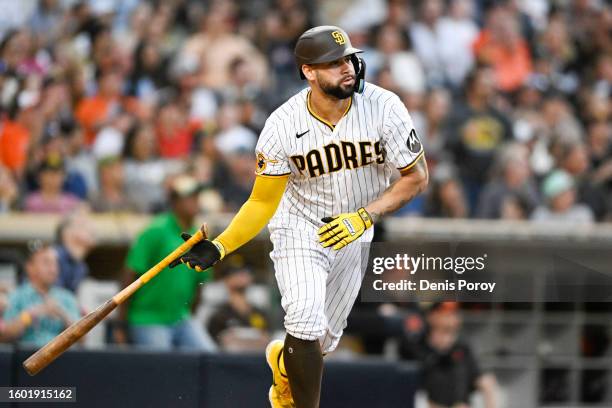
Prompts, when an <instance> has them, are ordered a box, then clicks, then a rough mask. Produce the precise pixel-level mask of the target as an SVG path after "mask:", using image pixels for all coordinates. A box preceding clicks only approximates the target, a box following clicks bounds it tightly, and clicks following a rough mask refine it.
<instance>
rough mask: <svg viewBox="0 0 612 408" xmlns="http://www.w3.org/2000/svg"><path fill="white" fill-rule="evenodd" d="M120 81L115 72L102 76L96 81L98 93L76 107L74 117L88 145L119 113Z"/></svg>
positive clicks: (118, 74) (121, 79)
mask: <svg viewBox="0 0 612 408" xmlns="http://www.w3.org/2000/svg"><path fill="white" fill-rule="evenodd" d="M122 81H123V78H122V77H121V74H120V73H119V72H117V71H109V72H106V73H104V74H102V76H101V77H100V79H99V80H98V93H97V94H96V95H94V96H91V97H88V98H85V99H83V100H81V102H79V104H78V105H77V108H76V112H75V115H76V118H77V120H78V121H79V123H80V124H81V126H83V129H84V130H85V142H86V143H87V144H88V145H91V143H92V142H93V141H94V139H95V136H96V133H97V132H98V131H99V130H100V129H101V128H102V127H104V126H105V125H106V124H109V123H110V122H111V121H112V119H113V118H114V117H115V116H116V115H117V114H118V113H119V112H120V110H121V87H122Z"/></svg>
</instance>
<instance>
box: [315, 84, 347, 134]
mask: <svg viewBox="0 0 612 408" xmlns="http://www.w3.org/2000/svg"><path fill="white" fill-rule="evenodd" d="M310 89H311V90H310V98H309V99H310V101H309V102H310V109H311V110H312V111H313V113H315V114H316V115H317V116H319V117H321V118H323V119H325V120H326V121H327V122H329V123H331V124H332V125H334V126H335V125H337V124H338V122H339V121H340V119H342V116H344V115H345V114H346V111H347V108H348V107H349V104H350V103H351V98H346V99H338V98H335V97H333V96H329V95H327V94H325V93H324V92H322V91H321V90H320V89H318V88H310Z"/></svg>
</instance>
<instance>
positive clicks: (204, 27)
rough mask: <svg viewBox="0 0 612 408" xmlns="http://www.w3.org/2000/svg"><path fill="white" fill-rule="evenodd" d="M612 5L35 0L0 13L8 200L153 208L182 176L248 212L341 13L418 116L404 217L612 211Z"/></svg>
mask: <svg viewBox="0 0 612 408" xmlns="http://www.w3.org/2000/svg"><path fill="white" fill-rule="evenodd" d="M606 3H607V2H604V1H603V0H556V1H555V0H552V1H545V0H529V1H528V0H448V1H443V0H429V1H409V0H355V1H349V0H343V1H334V2H323V1H320V2H318V3H317V2H306V1H300V0H257V1H244V0H209V1H199V0H197V1H196V0H167V1H159V0H149V1H147V0H125V1H119V0H89V1H85V0H82V1H78V0H21V1H18V2H17V1H1V2H0V9H1V10H2V13H1V15H0V33H1V35H0V39H1V40H0V89H1V92H0V212H8V211H26V212H56V213H68V212H71V211H72V210H73V209H75V208H79V207H82V206H86V207H89V208H91V209H92V210H93V211H96V212H141V213H142V212H149V213H156V212H159V211H162V210H164V209H166V208H167V207H168V202H167V200H166V197H167V194H166V193H167V189H168V185H169V183H170V182H171V179H172V177H173V176H174V175H176V174H178V173H189V174H191V175H192V176H193V177H195V178H196V179H197V180H198V182H199V183H200V184H201V186H202V191H201V193H200V200H199V202H200V208H201V211H202V212H204V213H214V212H218V211H230V212H231V211H235V210H237V208H239V206H240V205H241V204H242V202H243V201H244V200H245V199H246V198H247V197H248V194H249V193H250V188H251V185H252V183H253V180H254V172H253V169H254V164H255V163H254V154H253V150H254V146H255V144H256V141H257V137H258V133H259V131H260V130H261V129H262V126H263V123H264V121H265V119H266V117H267V115H268V114H269V113H270V112H271V111H273V110H274V109H275V108H276V107H277V106H279V105H280V104H281V103H283V102H284V100H286V98H288V97H289V96H291V95H292V94H293V93H295V92H296V91H298V90H299V89H301V88H303V87H304V86H306V84H305V82H303V81H300V80H299V77H298V75H297V68H296V66H295V62H294V59H293V45H294V43H295V41H296V39H297V37H298V36H299V35H300V34H301V33H302V32H303V31H304V30H306V29H307V28H309V27H311V26H313V25H316V24H323V23H335V24H338V25H340V26H342V27H343V28H345V29H346V30H347V31H348V32H349V34H350V36H351V39H352V41H353V44H354V45H355V46H356V47H359V48H362V49H363V50H364V51H365V52H364V54H363V57H364V59H365V60H366V62H367V80H369V81H371V82H373V83H376V84H379V85H381V86H383V87H385V88H387V89H390V90H392V91H394V92H396V93H397V94H398V95H400V97H401V98H402V100H403V101H404V103H405V104H406V106H407V107H408V110H409V111H410V113H411V116H412V118H413V121H414V125H415V127H416V129H417V132H418V134H419V135H420V137H421V139H422V140H423V143H424V145H425V148H426V152H427V158H428V162H429V166H430V173H431V175H432V183H431V187H430V189H429V191H428V193H427V194H425V195H424V196H422V197H420V198H418V199H417V200H415V201H413V202H412V203H410V204H408V205H407V206H406V207H405V208H403V209H402V210H401V211H400V212H399V213H398V215H400V216H406V215H415V216H426V217H452V218H465V217H480V218H503V219H533V220H538V221H539V220H556V221H564V220H568V221H574V222H594V221H606V220H609V219H611V218H612V208H611V206H610V203H612V200H610V193H611V190H610V188H611V186H612V160H611V155H610V151H611V146H612V145H611V143H610V139H611V127H610V110H611V108H610V90H611V81H612V35H611V33H612V9H611V8H610V6H609V4H606Z"/></svg>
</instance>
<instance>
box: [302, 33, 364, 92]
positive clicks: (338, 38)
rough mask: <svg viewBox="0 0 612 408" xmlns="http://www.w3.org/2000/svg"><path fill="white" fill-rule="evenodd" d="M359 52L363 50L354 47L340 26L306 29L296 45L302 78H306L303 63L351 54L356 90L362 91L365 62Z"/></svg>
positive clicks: (312, 62) (326, 60) (318, 61)
mask: <svg viewBox="0 0 612 408" xmlns="http://www.w3.org/2000/svg"><path fill="white" fill-rule="evenodd" d="M359 52H363V51H362V50H360V49H358V48H354V47H353V45H352V44H351V40H350V38H349V36H348V34H346V31H344V30H343V29H341V28H340V27H336V26H329V25H327V26H318V27H314V28H311V29H310V30H307V31H305V32H304V34H302V35H301V36H300V38H299V39H298V41H297V44H296V45H295V51H294V54H295V62H296V64H297V66H298V70H299V73H300V78H302V79H306V77H305V76H304V73H303V72H302V65H304V64H320V63H324V62H331V61H335V60H337V59H340V58H342V57H346V56H349V55H350V56H351V60H352V61H353V64H354V65H355V73H356V75H357V81H356V83H355V85H356V86H355V90H356V91H357V92H361V89H363V76H364V73H365V64H364V63H363V60H362V59H361V58H358V57H357V56H356V55H355V54H356V53H359Z"/></svg>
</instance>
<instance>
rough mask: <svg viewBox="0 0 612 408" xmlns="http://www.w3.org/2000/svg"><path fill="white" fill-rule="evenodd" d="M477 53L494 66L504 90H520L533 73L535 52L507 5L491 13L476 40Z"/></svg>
mask: <svg viewBox="0 0 612 408" xmlns="http://www.w3.org/2000/svg"><path fill="white" fill-rule="evenodd" d="M474 54H475V55H476V59H477V60H478V61H479V62H481V63H486V64H488V65H491V66H492V67H493V70H494V72H495V80H496V82H497V86H498V88H499V89H500V90H502V91H504V92H512V91H516V90H517V89H518V88H519V87H520V86H521V85H523V83H524V82H525V80H526V79H527V76H528V75H529V73H530V72H531V55H530V53H529V47H528V45H527V42H526V41H525V39H524V38H523V37H522V35H521V32H520V29H519V25H518V22H517V21H516V19H515V18H513V16H512V14H510V13H509V12H508V11H507V10H505V9H504V8H503V7H501V6H500V7H496V8H494V9H493V10H491V12H490V13H489V16H488V19H487V24H486V26H485V28H484V29H483V30H482V31H481V32H480V35H479V36H478V38H477V39H476V41H475V42H474Z"/></svg>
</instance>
